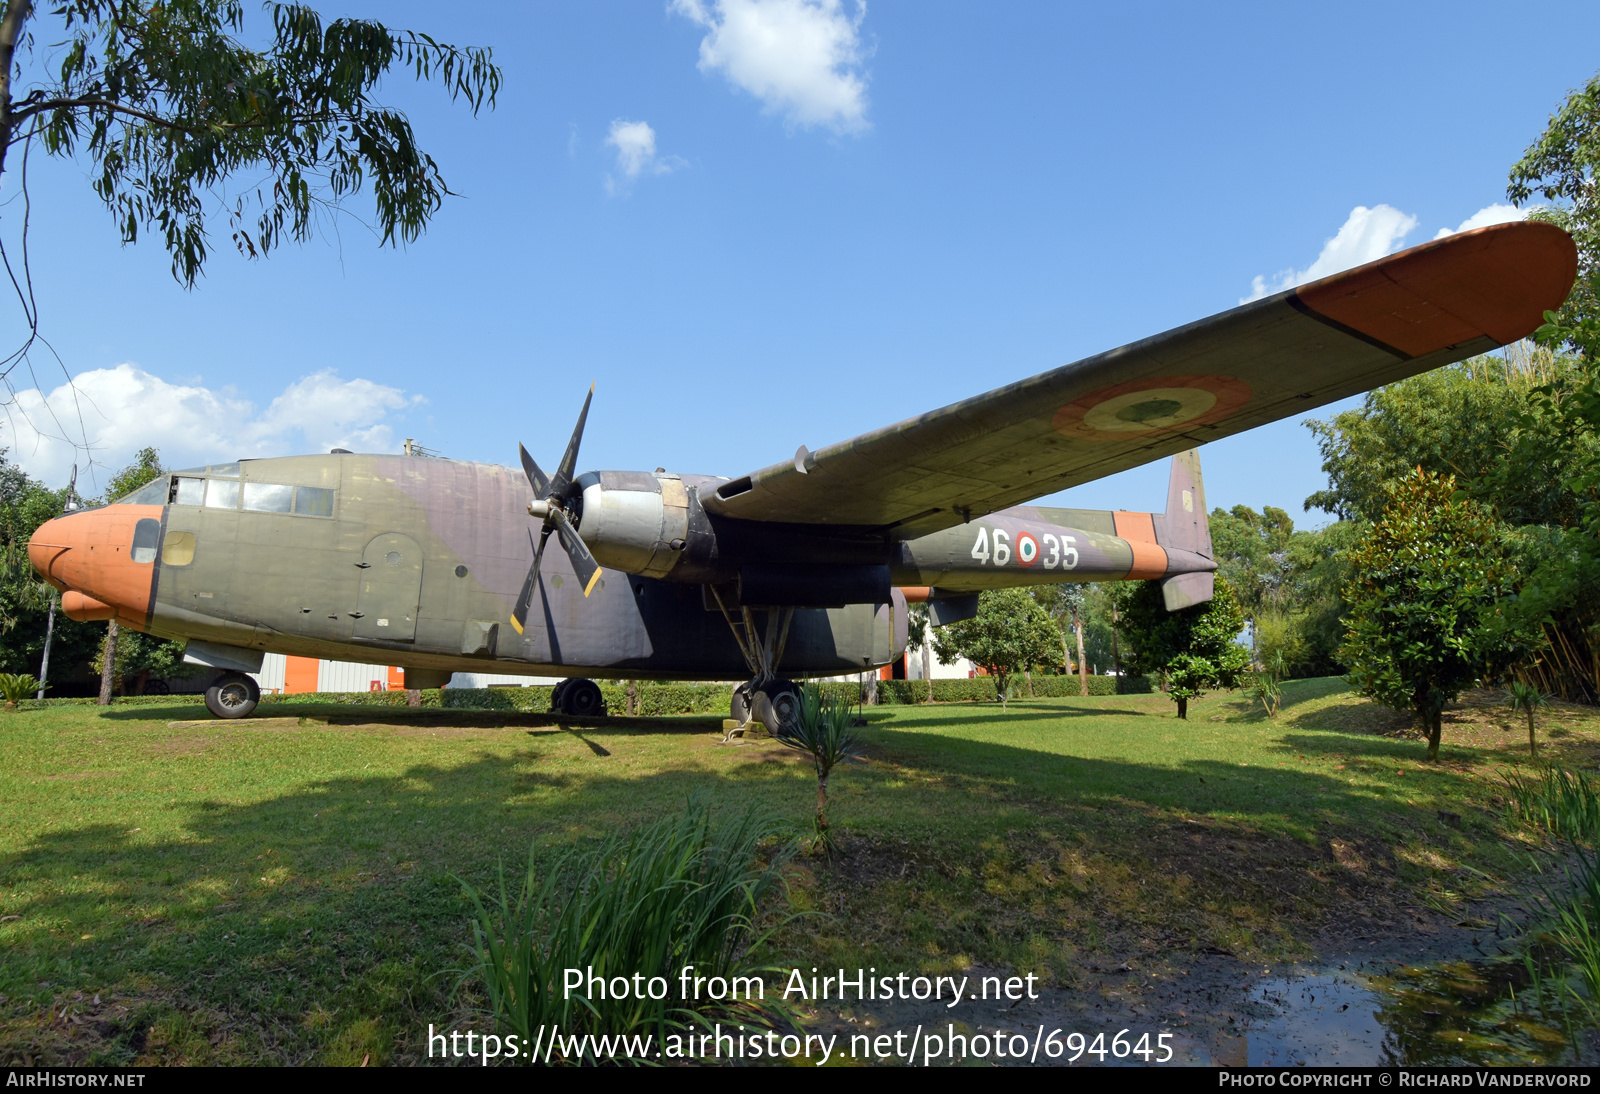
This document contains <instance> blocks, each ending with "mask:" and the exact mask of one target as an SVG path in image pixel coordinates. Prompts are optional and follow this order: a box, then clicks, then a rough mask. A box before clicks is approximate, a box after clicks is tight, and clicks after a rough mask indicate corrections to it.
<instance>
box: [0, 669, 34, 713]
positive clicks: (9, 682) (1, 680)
mask: <svg viewBox="0 0 1600 1094" xmlns="http://www.w3.org/2000/svg"><path fill="white" fill-rule="evenodd" d="M38 693H39V678H38V677H36V676H32V675H30V674H28V673H24V672H0V698H3V699H5V701H6V709H7V710H16V709H17V704H18V703H20V702H21V701H22V700H24V699H32V698H33V697H34V696H35V695H37V694H38Z"/></svg>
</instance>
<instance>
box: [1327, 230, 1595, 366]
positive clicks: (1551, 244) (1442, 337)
mask: <svg viewBox="0 0 1600 1094" xmlns="http://www.w3.org/2000/svg"><path fill="white" fill-rule="evenodd" d="M1577 276H1578V249H1577V246H1576V245H1575V244H1574V243H1573V242H1572V237H1571V236H1569V235H1567V233H1566V232H1564V231H1562V230H1561V229H1560V228H1557V227H1556V226H1555V225H1553V224H1543V223H1540V222H1538V221H1519V222H1517V223H1514V224H1493V225H1490V226H1489V227H1487V228H1476V229H1473V230H1472V231H1470V232H1457V233H1456V234H1455V235H1451V236H1446V237H1445V238H1444V239H1440V240H1436V241H1434V242H1432V243H1425V244H1423V245H1422V246H1420V247H1413V248H1411V249H1410V250H1406V251H1401V252H1400V253H1399V254H1397V255H1391V256H1389V257H1388V258H1382V259H1379V260H1378V261H1377V262H1370V263H1368V264H1367V265H1365V266H1358V267H1356V268H1355V269H1353V270H1347V271H1346V272H1344V273H1340V274H1335V275H1334V276H1332V277H1325V278H1323V279H1322V280H1321V281H1316V282H1313V283H1312V284H1310V285H1305V286H1302V287H1301V288H1299V289H1297V290H1296V291H1295V297H1296V298H1298V299H1299V301H1300V303H1301V304H1304V305H1305V306H1306V307H1308V308H1310V309H1311V310H1312V311H1314V312H1316V313H1317V314H1318V315H1321V316H1323V317H1324V318H1327V319H1331V320H1333V321H1334V322H1335V323H1338V324H1340V325H1342V326H1345V327H1348V328H1350V329H1351V330H1354V331H1356V332H1358V333H1360V334H1363V335H1365V336H1366V337H1368V338H1371V339H1374V340H1376V341H1378V342H1382V343H1383V344H1384V345H1386V346H1391V347H1393V348H1394V349H1396V350H1398V351H1400V352H1401V353H1404V354H1406V355H1407V356H1408V357H1421V356H1422V355H1424V354H1427V353H1433V352H1434V351H1436V350H1441V349H1446V348H1448V347H1450V346H1457V345H1460V344H1461V343H1463V342H1468V341H1471V340H1472V339H1474V338H1481V337H1488V338H1491V339H1493V340H1494V341H1495V342H1496V343H1498V344H1500V345H1506V344H1507V343H1510V342H1515V341H1516V340H1517V339H1518V338H1524V337H1526V336H1527V335H1529V334H1531V333H1533V331H1535V330H1536V329H1538V327H1539V324H1541V323H1543V322H1544V313H1545V312H1546V311H1554V310H1555V309H1557V308H1559V307H1560V306H1561V305H1562V304H1563V303H1564V302H1565V301H1566V299H1567V294H1568V293H1569V292H1571V291H1572V284H1573V282H1574V281H1575V280H1576V279H1577Z"/></svg>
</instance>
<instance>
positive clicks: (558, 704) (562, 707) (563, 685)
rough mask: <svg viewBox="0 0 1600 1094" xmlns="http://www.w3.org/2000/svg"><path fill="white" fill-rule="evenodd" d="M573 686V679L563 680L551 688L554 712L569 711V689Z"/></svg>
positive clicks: (551, 708) (551, 706) (552, 709)
mask: <svg viewBox="0 0 1600 1094" xmlns="http://www.w3.org/2000/svg"><path fill="white" fill-rule="evenodd" d="M571 686H572V681H571V680H562V681H560V682H559V683H557V684H556V686H555V687H553V688H551V689H550V711H551V713H552V714H566V713H568V711H567V707H566V695H567V689H568V688H569V687H571Z"/></svg>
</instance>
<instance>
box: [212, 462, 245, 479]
mask: <svg viewBox="0 0 1600 1094" xmlns="http://www.w3.org/2000/svg"><path fill="white" fill-rule="evenodd" d="M206 473H207V474H209V475H222V476H225V477H227V478H231V479H236V478H238V477H239V465H238V464H236V463H214V464H212V465H211V466H210V467H208V468H206Z"/></svg>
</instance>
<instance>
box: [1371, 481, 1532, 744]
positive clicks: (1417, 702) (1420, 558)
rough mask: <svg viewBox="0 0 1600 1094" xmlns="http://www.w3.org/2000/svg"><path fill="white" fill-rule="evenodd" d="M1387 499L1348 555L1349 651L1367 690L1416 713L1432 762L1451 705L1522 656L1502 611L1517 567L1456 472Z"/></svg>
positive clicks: (1405, 486)
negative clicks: (1461, 490)
mask: <svg viewBox="0 0 1600 1094" xmlns="http://www.w3.org/2000/svg"><path fill="white" fill-rule="evenodd" d="M1388 495H1389V504H1388V507H1387V508H1386V509H1385V510H1384V514H1383V517H1382V519H1381V520H1378V521H1377V522H1375V523H1374V524H1373V525H1372V526H1371V528H1370V529H1369V530H1368V532H1367V534H1366V535H1365V536H1364V537H1363V538H1362V540H1361V541H1360V543H1358V544H1357V545H1356V547H1355V548H1354V549H1353V550H1352V551H1351V553H1350V565H1351V569H1352V578H1353V580H1352V583H1351V589H1350V590H1349V592H1348V593H1347V599H1348V600H1349V602H1350V614H1349V616H1348V618H1347V620H1346V622H1347V624H1348V627H1349V630H1348V632H1347V635H1346V640H1345V645H1344V649H1343V651H1342V656H1343V659H1344V662H1345V664H1346V665H1348V666H1349V669H1350V671H1349V677H1348V678H1349V680H1350V682H1351V683H1352V684H1354V685H1355V686H1356V688H1357V689H1358V690H1359V691H1360V692H1361V693H1362V694H1363V695H1366V696H1369V697H1371V698H1373V699H1377V700H1378V701H1379V702H1382V703H1385V704H1387V705H1389V706H1392V707H1395V708H1396V709H1399V710H1410V711H1412V712H1413V713H1415V714H1416V716H1417V719H1418V721H1419V722H1420V723H1421V725H1422V726H1423V728H1424V729H1425V730H1426V732H1427V734H1428V759H1430V760H1434V759H1437V758H1438V755H1439V736H1440V730H1441V720H1442V719H1441V715H1442V712H1443V710H1444V706H1445V704H1446V703H1448V702H1451V701H1453V700H1455V699H1456V698H1457V697H1458V696H1459V695H1460V694H1461V692H1462V691H1463V690H1464V689H1465V688H1468V687H1471V686H1473V685H1474V684H1476V683H1478V682H1479V681H1483V680H1492V679H1494V678H1496V677H1497V676H1499V674H1500V673H1501V672H1502V671H1503V670H1504V668H1505V667H1506V666H1507V665H1508V664H1509V663H1510V662H1511V661H1512V660H1513V659H1515V657H1516V656H1517V655H1518V654H1519V653H1520V652H1522V646H1523V640H1522V638H1521V636H1519V635H1518V633H1517V632H1516V631H1515V630H1514V629H1513V628H1511V627H1509V626H1508V621H1507V619H1506V617H1505V614H1504V612H1503V611H1502V602H1503V601H1504V599H1505V598H1508V597H1510V596H1511V595H1512V594H1513V593H1514V592H1515V589H1516V572H1515V569H1514V567H1513V566H1512V565H1511V563H1510V561H1509V560H1508V559H1507V558H1506V557H1505V554H1504V551H1503V549H1502V541H1501V536H1500V534H1499V529H1498V528H1497V526H1496V523H1495V521H1494V518H1493V515H1492V514H1491V513H1490V512H1489V511H1488V510H1487V509H1486V508H1485V507H1483V506H1482V505H1480V504H1478V503H1477V502H1475V501H1473V500H1472V499H1470V498H1468V497H1465V496H1464V495H1458V494H1457V491H1456V484H1455V479H1454V478H1452V477H1451V476H1448V475H1438V474H1435V473H1433V472H1430V471H1427V470H1425V469H1419V470H1417V471H1416V472H1415V473H1414V474H1413V475H1411V476H1410V477H1408V478H1406V479H1403V480H1401V481H1400V482H1398V483H1395V484H1393V485H1391V486H1390V488H1389V490H1388Z"/></svg>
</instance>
